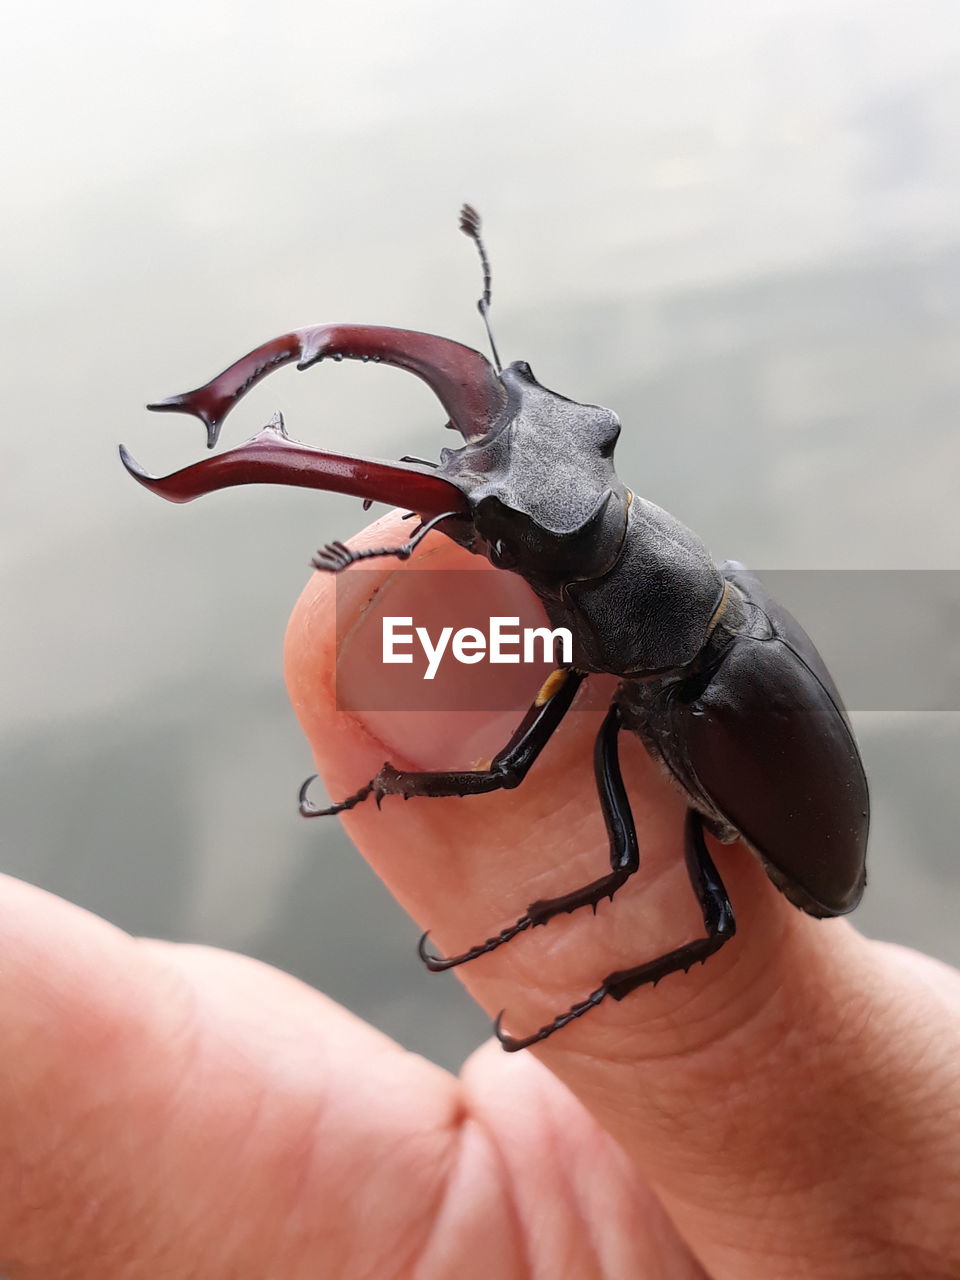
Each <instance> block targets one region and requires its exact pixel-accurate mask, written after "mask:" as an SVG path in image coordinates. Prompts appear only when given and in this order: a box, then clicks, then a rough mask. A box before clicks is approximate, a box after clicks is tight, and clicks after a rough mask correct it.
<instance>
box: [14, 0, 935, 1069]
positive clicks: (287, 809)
mask: <svg viewBox="0 0 960 1280" xmlns="http://www.w3.org/2000/svg"><path fill="white" fill-rule="evenodd" d="M0 64H2V75H0V94H2V95H3V98H4V107H5V111H4V120H5V125H6V128H5V139H4V145H3V159H2V166H3V179H4V180H3V188H4V193H5V194H4V197H3V200H2V211H0V218H2V220H3V234H2V253H3V256H4V266H3V285H2V297H3V305H2V309H0V315H2V324H3V338H2V343H3V353H4V358H3V362H2V365H3V367H2V378H3V406H4V417H5V423H6V425H5V428H4V430H3V434H2V445H0V448H2V451H3V466H2V480H0V484H2V493H3V498H2V504H0V522H2V535H3V536H2V538H0V565H2V574H3V581H2V586H0V592H2V595H0V599H2V601H3V626H2V644H3V665H2V670H3V673H4V676H3V681H2V715H0V723H2V730H0V732H2V739H0V751H2V757H3V759H2V768H0V786H2V789H3V795H2V803H0V812H2V824H3V826H2V842H3V843H2V869H3V870H6V871H8V872H11V873H13V874H15V875H21V876H24V877H27V878H29V879H31V880H33V881H35V882H37V883H39V884H41V885H44V886H45V887H47V888H49V889H51V890H54V891H55V892H57V893H61V894H64V895H66V896H68V897H70V898H72V899H74V900H76V901H77V902H80V903H82V904H83V905H85V906H87V907H89V908H91V909H93V910H94V911H97V912H100V913H102V914H103V915H105V916H107V917H108V918H109V919H111V920H113V921H115V922H117V923H118V924H120V925H122V926H123V927H125V928H127V929H130V930H133V931H136V932H146V933H150V934H156V935H164V936H169V937H174V938H185V939H195V940H202V941H207V942H211V943H216V944H220V945H223V946H227V947H234V948H239V949H241V950H243V951H246V952H250V953H253V954H256V955H258V956H262V957H264V958H266V959H267V960H269V961H272V962H274V963H276V964H279V965H282V966H284V967H286V968H288V969H290V970H292V971H293V972H294V973H297V974H299V975H301V976H302V977H304V978H306V979H307V980H308V981H310V982H312V983H315V984H316V985H318V986H320V987H322V988H323V989H324V990H326V991H328V992H329V993H330V994H332V995H333V996H334V997H335V998H337V999H338V1000H341V1001H343V1002H344V1003H346V1004H347V1005H349V1006H350V1007H351V1008H353V1009H355V1010H357V1011H358V1012H360V1013H361V1014H362V1015H363V1016H365V1017H367V1018H369V1019H371V1020H372V1021H373V1022H375V1023H376V1024H378V1025H379V1026H381V1027H383V1028H384V1029H385V1030H387V1031H388V1032H390V1033H391V1034H393V1035H395V1036H397V1037H398V1038H399V1039H400V1040H401V1041H402V1042H403V1043H404V1044H406V1045H408V1046H410V1047H411V1048H414V1049H417V1050H419V1051H422V1052H424V1053H427V1054H428V1055H430V1056H432V1057H434V1058H435V1059H437V1060H438V1061H441V1062H443V1063H446V1064H451V1065H455V1064H457V1063H458V1062H459V1061H460V1060H461V1059H462V1057H463V1056H464V1055H465V1054H466V1053H467V1052H468V1051H469V1050H470V1049H471V1048H472V1047H473V1045H474V1044H476V1043H478V1042H479V1041H480V1039H481V1038H483V1037H484V1036H485V1035H486V1034H487V1024H486V1020H485V1019H484V1018H483V1017H482V1016H481V1015H480V1014H479V1013H478V1012H476V1011H475V1010H474V1009H473V1008H472V1006H471V1005H470V1003H469V1001H468V1000H467V998H466V997H465V996H464V995H463V994H462V992H461V990H460V988H459V985H458V983H457V982H456V981H455V980H454V979H453V978H452V977H448V978H446V979H443V978H436V977H431V976H430V975H427V974H426V973H424V972H423V971H422V969H421V967H420V965H419V963H418V961H417V960H416V957H415V955H414V943H415V939H416V936H417V929H416V928H415V926H414V925H413V924H412V923H410V922H409V921H408V920H407V918H406V917H405V916H404V915H403V913H402V912H401V911H400V909H399V908H398V907H396V906H394V904H393V903H392V901H391V900H390V899H389V898H388V895H387V894H386V892H385V891H384V890H383V889H382V887H381V886H380V885H379V883H378V882H377V881H376V880H375V879H374V877H373V875H372V873H371V872H369V871H368V870H367V868H366V866H365V864H364V863H363V862H362V861H361V859H360V858H359V856H357V855H356V854H355V853H354V852H353V850H352V848H351V847H350V845H349V843H348V842H347V840H346V839H345V837H344V836H343V835H342V833H341V832H340V831H339V829H338V828H337V826H336V825H335V824H331V825H329V826H324V827H323V828H322V829H318V828H320V827H321V824H319V823H311V824H306V823H303V822H301V821H300V820H299V819H298V817H297V815H296V812H295V803H294V801H295V791H296V787H297V785H298V784H299V782H300V781H301V779H302V778H303V777H304V776H305V775H306V773H308V772H309V770H310V760H309V755H308V752H307V749H306V746H305V744H304V743H303V742H302V740H301V738H300V735H299V732H298V729H297V726H296V724H295V722H294V718H293V715H292V713H291V712H290V710H289V709H288V707H287V704H286V701H285V697H284V690H283V686H282V680H281V666H280V649H281V642H282V637H283V631H284V626H285V622H286V618H287V614H288V612H289V609H290V607H291V605H292V604H293V602H294V600H295V599H296V597H297V595H298V593H299V591H300V589H301V587H302V585H303V583H304V580H305V577H306V572H307V569H306V565H307V561H308V559H309V555H310V553H311V552H312V550H313V549H314V547H316V546H317V545H319V544H320V543H322V542H325V541H327V540H329V539H331V538H333V537H337V536H345V535H347V534H349V533H351V532H353V531H354V530H356V529H357V528H358V527H359V526H360V524H361V523H362V516H361V512H360V508H359V504H358V503H357V502H352V501H350V500H348V499H344V498H337V497H326V496H322V495H316V494H310V493H302V492H297V491H293V490H270V489H262V490H239V491H232V492H227V493H223V494H218V495H215V496H214V497H211V498H209V499H206V500H204V501H201V502H199V503H196V504H195V505H192V506H187V507H182V508H175V507H170V506H167V505H165V504H163V503H161V502H159V501H157V500H156V499H153V498H151V497H150V496H149V495H148V494H146V493H144V491H143V490H142V489H139V488H138V487H137V486H136V485H134V484H133V483H132V482H131V481H130V480H129V479H128V478H127V477H126V475H125V474H124V472H123V471H122V469H121V467H120V465H119V462H118V460H117V456H116V445H117V443H118V442H119V441H121V440H122V441H124V442H125V443H126V444H127V445H128V446H129V447H130V448H131V450H132V451H133V453H134V455H135V456H136V457H138V458H139V459H140V460H141V461H142V462H143V463H144V465H145V466H147V467H148V469H150V470H153V471H156V472H163V471H166V470H169V469H171V468H173V467H174V466H178V465H183V464H185V463H187V462H188V461H192V460H194V459H196V458H199V457H200V456H201V455H202V454H203V452H204V451H203V447H202V446H203V440H202V431H201V428H200V427H199V425H198V424H196V423H195V422H193V421H192V420H190V419H186V418H183V419H180V418H170V417H164V418H160V417H155V416H152V415H148V414H146V413H144V412H143V408H142V406H143V404H144V403H145V402H146V401H147V400H150V399H154V398H157V397H160V396H164V395H168V394H170V393H172V392H176V391H182V390H185V389H187V388H189V387H192V386H195V385H196V384H197V383H199V382H201V381H204V380H205V379H206V378H208V377H210V376H211V375H213V374H214V373H215V372H217V371H218V370H219V369H221V368H222V367H223V366H224V365H225V364H227V363H228V362H229V361H230V360H232V359H233V358H235V357H236V356H238V355H239V354H241V353H242V352H244V351H246V350H247V349H249V348H250V347H251V346H253V345H255V344H256V343H258V342H260V341H262V340H264V339H266V338H269V337H271V336H273V335H274V334H276V333H281V332H284V331H286V330H288V329H290V328H292V327H295V326H299V325H304V324H308V323H312V322H315V321H321V320H359V321H367V322H374V323H382V324H396V325H400V326H404V327H409V328H419V329H426V330H431V331H434V332H437V333H442V334H446V335H449V336H451V337H454V338H457V339H459V340H461V341H466V342H469V343H470V344H472V345H477V346H480V345H482V341H483V338H482V331H481V329H480V325H479V320H478V318H477V316H476V312H475V310H474V302H475V299H476V296H477V291H478V268H477V263H476V260H475V257H474V255H473V252H472V250H471V248H470V246H469V245H468V244H467V243H466V242H465V241H464V240H463V238H462V237H461V236H460V235H459V234H458V233H457V231H456V213H457V209H458V206H459V204H460V202H461V201H462V200H464V199H468V200H471V201H473V202H474V203H475V204H477V205H478V207H479V208H480V209H481V211H482V213H483V215H484V217H485V221H486V230H487V236H488V242H489V248H490V251H491V255H492V258H493V264H494V299H495V300H494V313H495V325H496V330H497V335H498V343H499V345H500V348H501V351H502V353H503V354H504V356H505V358H507V359H514V358H519V357H523V358H526V359H529V360H530V361H531V363H532V364H533V366H534V368H535V370H536V373H537V375H538V377H539V378H540V379H541V380H542V381H543V382H544V383H545V384H547V385H548V386H555V387H557V388H558V389H559V390H561V391H562V392H564V393H565V394H567V395H569V396H571V397H574V398H578V399H582V400H590V401H600V402H602V403H605V404H608V405H610V406H611V407H613V408H615V409H616V410H617V411H618V412H619V413H620V415H621V417H622V418H623V421H624V432H623V436H622V439H621V444H620V448H619V455H618V456H619V463H620V471H621V474H622V475H623V476H624V478H625V480H626V481H627V482H628V483H629V484H631V485H632V486H633V487H635V488H636V489H637V490H638V491H639V492H642V493H643V494H645V495H646V496H648V497H649V498H651V499H653V500H654V501H656V502H658V503H660V504H661V505H662V506H665V507H667V508H668V509H669V510H671V511H672V512H674V513H675V514H676V515H677V516H679V517H680V518H681V519H683V520H685V521H686V522H687V523H689V524H690V525H691V526H692V527H694V528H695V529H696V530H697V531H698V532H699V533H700V534H701V535H702V536H703V537H704V539H705V540H706V541H707V543H708V544H709V545H710V546H711V548H712V549H713V550H714V552H715V553H716V554H717V555H718V556H730V557H734V558H737V559H740V560H743V561H746V562H747V563H749V564H751V565H753V566H756V567H758V568H767V569H849V568H853V569H864V570H867V569H947V570H949V569H958V568H960V516H958V512H957V505H956V495H957V490H958V479H960V445H958V434H957V404H958V395H960V221H958V198H960V147H958V137H960V75H958V72H960V14H958V11H957V7H956V4H955V3H954V0H919V2H918V3H915V4H912V5H909V6H906V5H903V4H900V3H888V2H886V0H802V2H800V0H797V2H790V0H784V2H782V3H777V4H775V5H771V4H769V3H766V2H765V0H754V2H751V0H723V2H722V3H719V4H718V3H716V0H656V2H651V3H639V4H638V3H635V2H634V3H608V4H602V3H601V4H597V5H595V6H593V7H592V8H591V9H589V10H587V9H585V8H584V7H583V6H581V5H573V4H567V3H557V2H556V0H553V2H552V3H546V0H534V2H532V3H527V4H523V5H516V4H512V3H505V2H504V0H487V3H485V4H484V5H483V6H482V7H480V8H477V7H464V6H458V5H451V4H448V3H441V2H440V0H416V2H414V3H407V4H403V5H392V4H389V3H387V2H386V0H360V2H357V0H354V2H353V3H351V4H349V5H340V4H337V5H334V4H329V3H323V2H322V0H321V2H320V3H311V4H307V3H304V2H301V0H288V2H287V3H279V4H275V5H274V6H272V7H271V8H270V9H269V10H267V9H264V7H263V6H262V5H261V4H259V3H258V4H253V3H251V2H250V0H233V2H232V3H230V4H226V3H221V2H217V0H190V2H189V3H186V0H166V2H165V3H164V4H163V5H162V6H147V7H142V6H138V7H136V8H134V9H131V8H130V6H128V5H123V4H120V3H119V0H92V3H88V4H84V5H80V6H72V5H67V4H66V3H65V2H64V0H54V2H53V3H50V4H47V5H41V6H32V7H31V6H20V7H19V8H18V9H17V10H16V12H15V13H13V14H12V15H11V16H10V18H9V19H8V21H7V24H6V26H5V40H4V47H3V49H2V50H0ZM277 406H282V407H283V409H284V412H285V414H286V419H287V424H288V427H289V429H290V431H291V433H292V434H294V435H296V436H299V437H301V438H304V439H307V440H309V441H311V442H313V443H318V444H319V443H321V442H323V443H325V444H327V445H329V446H331V447H334V448H336V447H338V446H339V447H342V448H347V449H350V450H353V451H356V452H370V453H378V454H383V455H386V456H397V455H399V454H401V453H404V452H414V453H417V452H422V453H424V454H426V455H428V456H430V455H434V456H435V455H436V452H437V450H438V449H439V448H440V446H441V444H444V443H449V438H447V437H445V436H444V434H443V433H442V432H441V430H440V427H441V424H442V418H443V415H442V413H441V412H440V411H439V408H438V405H437V404H436V402H435V401H434V400H433V399H432V397H431V396H430V394H429V392H427V391H426V389H425V388H424V387H423V386H422V385H421V384H419V383H417V382H416V380H415V379H412V378H409V377H408V376H405V375H403V374H402V373H399V372H398V371H394V370H388V369H384V368H380V369H372V368H369V367H363V366H359V365H357V366H354V365H349V364H343V365H340V366H328V365H325V366H323V367H322V368H321V369H318V370H314V371H313V372H311V373H310V374H309V375H307V376H301V375H298V374H296V373H295V372H293V371H284V372H283V373H280V374H278V375H276V376H275V377H274V378H272V379H270V380H269V381H268V382H267V383H265V384H264V385H263V386H261V387H260V388H258V389H257V390H256V391H255V392H254V393H253V394H251V395H250V396H249V397H248V399H247V401H246V402H245V403H244V405H243V407H242V408H241V409H240V410H238V412H237V414H236V415H235V417H234V418H232V419H231V421H230V423H229V425H228V427H227V429H226V431H225V433H224V439H225V442H226V443H228V444H231V443H236V442H237V441H239V440H240V439H243V438H245V437H246V436H248V435H250V434H252V432H253V430H255V429H256V428H257V427H259V426H260V425H262V423H263V422H265V421H266V419H267V417H268V416H269V415H270V413H272V411H273V410H274V409H275V408H276V407H277ZM956 644H957V639H956V632H955V631H949V630H947V629H946V628H944V629H943V632H942V634H939V635H934V636H932V637H930V642H929V644H928V646H927V648H926V651H924V650H923V649H922V648H918V649H917V650H915V651H908V652H905V653H904V654H903V662H904V663H905V664H907V665H909V666H917V667H920V668H922V667H923V666H924V665H926V664H929V663H930V662H932V661H933V660H934V652H935V650H936V649H937V647H938V646H944V647H948V648H949V650H950V652H952V653H955V651H956ZM855 718H856V728H857V731H858V734H859V737H860V740H861V743H862V746H863V750H864V754H865V757H866V762H867V768H868V772H869V774H870V777H871V781H872V787H873V795H874V803H875V821H874V830H873V839H872V851H871V859H872V883H871V886H870V890H869V893H868V896H867V899H866V901H865V903H864V906H863V907H862V909H861V910H860V911H859V913H858V915H857V916H856V922H857V924H858V925H859V927H860V928H862V929H863V930H865V931H866V932H868V933H870V934H873V935H877V936H882V937H885V938H890V939H895V940H898V941H904V942H909V943H912V944H914V945H917V946H919V947H922V948H924V949H926V950H929V951H931V952H933V953H935V954H938V955H940V956H943V957H944V958H946V959H948V960H951V961H953V962H958V961H960V937H958V930H957V925H956V919H957V907H958V901H960V860H958V859H957V855H956V835H955V832H956V827H957V819H958V814H960V810H958V791H957V785H956V777H957V771H958V765H960V716H958V715H957V714H956V713H952V714H951V713H946V712H942V713H937V712H931V711H913V712H911V711H901V712H896V713H891V712H880V711H872V712H871V711H859V712H858V713H857V715H856V717H855ZM494 802H495V801H491V803H494ZM490 923H491V926H492V925H494V924H496V923H497V922H496V921H491V922H490Z"/></svg>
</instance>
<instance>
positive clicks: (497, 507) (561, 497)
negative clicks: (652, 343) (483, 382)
mask: <svg viewBox="0 0 960 1280" xmlns="http://www.w3.org/2000/svg"><path fill="white" fill-rule="evenodd" d="M502 380H503V384H504V386H505V387H506V390H507V397H508V399H507V405H506V407H505V409H504V412H503V414H502V415H501V417H500V419H498V421H497V422H495V423H494V425H493V427H492V428H491V429H490V431H489V432H487V433H485V434H484V435H482V436H480V437H478V438H475V439H472V440H469V441H468V443H467V444H466V446H465V447H464V448H463V449H459V450H449V449H445V450H444V451H443V454H442V462H441V468H440V470H441V474H443V475H445V476H446V477H447V478H449V479H451V480H453V482H454V483H455V484H456V485H457V486H458V487H459V488H460V489H462V490H463V492H464V493H465V494H466V495H467V498H468V501H469V503H470V508H471V512H472V516H473V524H474V528H475V530H476V532H477V534H478V535H479V537H480V539H481V540H482V542H483V544H484V547H485V548H486V549H488V554H489V555H490V558H491V560H492V561H493V562H494V564H497V565H499V566H501V567H503V568H507V569H513V570H514V571H515V572H517V573H519V574H521V575H522V576H523V577H525V578H527V579H528V581H530V582H531V583H532V584H533V585H534V586H535V587H537V588H538V589H540V590H544V589H546V590H548V591H549V590H550V589H551V588H555V587H557V586H561V585H563V583H565V582H567V581H573V580H582V579H585V578H592V577H596V576H599V575H600V574H602V573H604V572H606V570H607V569H608V568H609V567H610V565H611V564H612V563H613V562H614V560H615V559H616V557H617V555H618V553H619V550H620V547H621V544H622V542H623V534H624V530H625V527H626V512H627V507H628V505H629V495H628V493H627V490H626V489H625V487H624V486H623V484H622V483H621V481H620V480H619V478H618V477H617V474H616V472H615V470H614V467H613V450H614V446H615V444H616V441H617V437H618V435H619V434H620V422H619V419H618V418H617V416H616V414H614V413H612V412H611V411H610V410H609V409H604V408H601V407H600V406H599V405H585V404H578V403H577V402H576V401H573V400H568V399H566V398H565V397H563V396H560V395H557V394H556V393H555V392H552V391H548V390H547V389H546V388H545V387H541V386H540V384H539V383H538V382H537V381H536V380H535V379H534V377H533V374H532V373H531V372H530V369H529V366H527V365H526V364H523V363H517V364H514V365H511V366H510V367H509V368H507V369H505V370H504V372H503V375H502Z"/></svg>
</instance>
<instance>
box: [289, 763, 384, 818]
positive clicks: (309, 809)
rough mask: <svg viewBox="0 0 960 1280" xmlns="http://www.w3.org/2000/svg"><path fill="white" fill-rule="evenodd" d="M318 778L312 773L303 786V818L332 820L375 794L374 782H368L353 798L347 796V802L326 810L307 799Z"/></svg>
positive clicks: (301, 798)
mask: <svg viewBox="0 0 960 1280" xmlns="http://www.w3.org/2000/svg"><path fill="white" fill-rule="evenodd" d="M316 778H317V775H316V774H315V773H311V775H310V777H309V778H307V780H306V781H305V782H304V784H303V786H301V788H300V794H299V796H298V800H299V807H300V816H301V818H332V817H333V816H334V814H337V813H343V812H344V811H345V810H347V809H353V808H355V807H356V806H357V805H358V804H362V803H363V801H364V800H366V799H367V797H368V796H371V795H373V794H375V789H374V784H373V783H372V782H368V783H367V784H366V786H364V787H361V788H360V790H359V791H355V792H354V793H353V795H352V796H347V798H346V800H340V801H338V802H337V803H336V804H330V805H327V806H326V807H325V808H320V807H319V806H318V805H315V804H313V803H312V802H311V801H310V800H309V799H308V798H307V792H308V791H309V790H310V785H311V783H313V782H315V781H316ZM379 803H380V797H379V796H377V804H378V805H379Z"/></svg>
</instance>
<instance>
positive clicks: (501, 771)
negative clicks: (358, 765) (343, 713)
mask: <svg viewBox="0 0 960 1280" xmlns="http://www.w3.org/2000/svg"><path fill="white" fill-rule="evenodd" d="M583 680H584V675H583V673H582V672H580V671H574V670H573V668H572V667H565V668H564V669H563V671H562V675H561V678H560V679H559V680H557V681H556V683H555V684H554V685H553V687H552V688H551V692H550V695H549V697H547V698H545V699H543V700H542V701H541V700H540V698H539V697H538V698H537V699H535V700H534V703H533V705H532V706H531V707H530V709H529V710H528V711H527V713H526V715H525V716H524V717H523V719H522V720H521V721H520V724H519V726H518V728H517V730H516V732H515V733H514V735H513V737H512V738H511V739H510V741H509V742H508V743H507V745H506V746H505V747H504V748H503V750H502V751H498V752H497V754H496V755H495V756H494V757H493V759H492V760H491V762H490V766H489V768H487V769H470V770H463V771H459V770H457V771H450V772H447V773H420V772H413V771H407V770H402V769H395V768H394V767H393V765H392V764H389V763H388V764H384V766H383V768H382V769H381V770H380V772H379V773H378V774H377V775H376V777H374V778H371V779H370V781H369V782H368V783H367V784H366V786H364V787H361V788H360V790H359V791H357V792H355V793H354V794H353V795H352V796H348V797H347V799H346V800H341V801H340V803H339V804H332V805H328V806H327V807H326V808H324V809H319V808H317V807H316V806H315V805H313V804H311V803H310V801H309V800H308V799H307V788H308V787H309V785H310V783H311V782H312V781H313V777H310V778H308V779H307V781H306V782H305V783H304V784H303V786H302V787H301V788H300V812H301V814H302V815H303V817H305V818H326V817H330V816H331V815H332V814H336V813H342V812H343V811H344V809H352V808H354V806H355V805H357V804H360V802H361V801H363V800H366V799H367V797H368V796H373V797H374V799H375V800H376V801H377V803H378V804H379V803H380V801H381V800H382V799H383V797H384V796H403V797H404V799H407V800H409V799H410V798H411V797H412V796H431V797H436V796H472V795H480V794H482V793H484V792H487V791H499V790H500V789H501V788H507V789H509V788H511V787H518V786H519V785H520V783H521V782H522V781H523V779H524V778H525V777H526V775H527V773H528V771H529V769H530V767H531V765H532V764H533V762H534V761H535V760H536V758H537V756H539V754H540V752H541V751H542V750H543V748H544V747H545V746H546V745H547V743H548V742H549V740H550V738H551V736H552V735H553V732H554V730H555V729H556V727H557V725H558V724H559V723H560V721H561V720H562V719H563V717H564V716H565V715H566V713H567V711H568V710H569V708H570V704H571V703H572V702H573V699H574V696H575V694H576V692H577V690H578V689H579V687H580V685H581V684H582V683H583ZM315 776H316V775H314V777H315Z"/></svg>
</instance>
